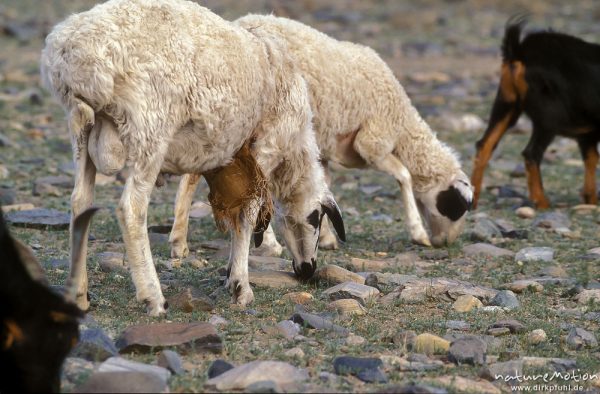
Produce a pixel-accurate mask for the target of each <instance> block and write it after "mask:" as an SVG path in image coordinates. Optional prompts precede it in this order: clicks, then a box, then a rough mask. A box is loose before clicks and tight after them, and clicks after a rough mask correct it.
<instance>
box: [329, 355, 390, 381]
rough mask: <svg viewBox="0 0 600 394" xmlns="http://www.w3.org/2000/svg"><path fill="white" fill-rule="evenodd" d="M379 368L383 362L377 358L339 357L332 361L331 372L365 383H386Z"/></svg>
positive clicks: (385, 378)
mask: <svg viewBox="0 0 600 394" xmlns="http://www.w3.org/2000/svg"><path fill="white" fill-rule="evenodd" d="M381 367H383V362H382V361H381V360H380V359H378V358H360V357H350V356H340V357H336V358H335V359H334V360H333V370H334V371H335V373H336V374H338V375H353V376H356V377H357V378H358V379H360V380H362V381H363V382H366V383H386V382H387V377H386V376H385V374H384V373H383V371H382V370H381V369H380V368H381Z"/></svg>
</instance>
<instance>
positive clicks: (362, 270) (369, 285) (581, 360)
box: [0, 0, 600, 393]
mask: <svg viewBox="0 0 600 394" xmlns="http://www.w3.org/2000/svg"><path fill="white" fill-rule="evenodd" d="M92 3H94V2H93V1H87V0H86V1H83V0H74V1H67V0H56V1H52V2H49V1H48V2H38V1H35V0H4V1H3V2H2V4H0V48H1V50H0V202H1V203H2V204H3V205H4V206H5V208H9V207H6V206H7V205H11V206H12V207H10V208H9V209H10V210H12V212H11V213H9V214H8V215H9V219H10V220H11V222H12V231H13V233H14V234H15V235H16V236H17V237H19V238H20V239H22V240H24V241H25V242H26V243H27V244H28V245H29V246H31V248H32V249H33V250H34V252H35V254H36V255H37V256H38V257H39V258H40V260H41V261H42V263H43V265H44V267H45V268H46V270H47V273H48V275H49V278H50V281H51V283H53V284H55V285H61V284H63V282H64V280H65V277H66V274H67V271H68V253H69V252H68V233H67V227H68V224H67V223H68V212H69V193H70V188H71V187H72V182H73V181H72V174H73V166H72V164H71V154H70V144H69V136H68V134H67V131H66V125H65V122H64V115H63V114H62V112H61V109H60V108H59V107H58V106H57V105H56V104H55V102H54V101H53V100H52V99H51V98H50V97H49V96H48V95H47V93H46V92H44V91H43V90H42V89H41V88H40V87H39V77H38V72H39V71H38V70H39V63H38V62H39V52H40V50H41V48H42V45H43V37H44V35H45V34H47V32H48V29H49V28H50V27H51V26H52V25H53V24H54V23H55V22H57V21H59V20H61V19H62V18H63V17H64V16H66V15H68V14H69V13H71V12H74V11H78V10H83V9H86V8H89V7H90V5H91V4H92ZM202 3H203V4H206V5H207V6H208V7H210V8H211V9H213V10H214V11H215V12H217V13H219V14H220V15H222V16H224V17H225V18H228V19H234V18H236V17H238V16H241V15H244V14H245V13H247V12H271V11H273V12H275V13H276V14H278V15H286V16H290V17H293V18H297V19H300V20H302V21H304V22H306V23H309V24H311V25H313V26H315V27H317V28H319V29H321V30H323V31H325V32H327V33H329V34H331V35H333V36H335V37H338V38H342V39H349V40H353V41H357V42H362V43H364V44H366V45H369V46H372V47H373V48H375V49H376V50H377V51H378V52H379V53H381V55H382V56H383V58H384V59H385V60H386V61H387V62H388V63H389V64H390V66H391V67H392V69H393V70H394V72H395V73H396V75H397V76H398V78H399V79H400V81H401V82H402V83H403V85H404V86H405V88H406V90H407V91H408V93H409V95H410V96H411V98H412V99H413V102H414V104H415V105H416V106H417V107H418V109H419V111H420V112H421V113H422V114H423V116H424V117H425V119H426V120H427V121H428V122H429V123H430V124H431V125H432V126H433V127H434V128H435V129H436V130H437V131H438V136H439V137H440V138H441V139H442V140H444V141H447V142H448V143H449V144H451V145H452V146H453V147H455V148H456V149H457V150H458V151H459V152H460V153H461V155H462V157H463V163H464V167H465V170H466V172H467V173H469V172H470V170H471V160H472V157H473V153H474V142H475V141H476V140H477V139H478V138H479V136H480V135H481V134H482V132H483V129H484V127H485V119H487V117H488V112H489V108H490V105H491V102H492V100H493V97H494V95H495V89H496V84H497V82H498V69H499V62H500V59H499V50H498V46H499V40H500V38H501V36H502V32H503V26H504V23H505V21H506V20H507V19H508V17H509V16H510V15H512V14H515V13H517V12H530V13H531V23H530V26H531V27H533V28H544V27H549V26H551V27H553V28H555V29H558V30H563V31H565V32H569V33H572V34H576V35H579V36H581V37H583V38H586V39H588V40H592V41H596V42H600V25H598V24H597V23H596V20H597V18H598V17H599V16H600V5H599V4H598V3H597V2H594V1H591V0H590V1H584V0H582V1H578V2H563V1H538V0H534V1H524V0H523V1H508V2H507V1H495V0H490V1H475V0H473V1H466V0H465V1H461V0H454V1H441V0H427V1H421V2H418V3H417V2H396V1H391V0H390V1H376V2H375V1H373V2H367V1H354V0H328V1H317V0H298V1H277V0H260V1H233V0H218V1H217V0H209V1H206V2H202ZM529 132H530V125H529V124H528V122H527V121H526V120H523V121H522V122H520V123H519V124H518V127H516V128H515V129H514V130H513V131H512V132H511V133H509V134H508V135H507V136H506V137H505V139H504V141H502V143H501V144H500V146H499V148H498V150H497V152H496V154H495V155H494V159H493V161H492V162H491V165H490V167H489V168H488V170H487V172H486V177H485V186H486V187H485V190H484V192H483V194H482V198H481V200H480V203H479V208H478V210H477V211H476V212H472V213H471V215H470V216H469V219H468V223H467V227H466V230H465V232H464V234H463V235H462V236H461V237H460V239H459V240H458V241H457V242H456V243H455V244H453V245H452V246H450V247H448V248H445V249H430V248H423V247H418V246H414V245H412V244H411V243H410V240H409V237H408V235H407V232H406V230H405V228H404V218H403V209H402V207H401V202H400V199H399V193H398V190H397V186H396V183H395V182H394V181H393V180H392V179H391V178H389V177H386V176H383V175H381V174H379V173H376V172H373V171H355V170H352V171H350V170H344V169H336V170H335V171H334V174H333V191H334V193H335V195H336V197H337V199H338V203H339V204H340V206H341V207H342V209H343V211H344V215H345V223H346V228H347V233H348V242H347V243H346V244H345V245H343V246H342V248H341V249H340V250H337V251H323V252H321V253H320V261H319V266H320V269H319V271H318V274H317V276H316V280H315V281H312V282H310V283H299V282H297V281H296V280H295V278H294V277H293V276H292V275H291V274H290V271H291V264H290V262H289V260H287V257H288V256H287V255H285V254H284V256H283V258H281V259H279V258H264V257H260V256H254V257H252V258H251V262H250V265H251V269H252V274H251V282H252V283H253V284H254V286H255V290H254V292H255V295H256V301H255V303H254V304H253V305H252V306H251V307H250V308H248V309H239V308H235V307H232V306H230V305H229V297H228V295H227V294H226V292H225V291H224V290H223V288H222V280H223V275H224V272H223V269H224V266H225V264H226V258H227V241H226V240H225V239H224V238H226V236H225V235H223V234H220V233H219V232H217V231H216V229H215V227H214V224H213V222H212V217H211V214H210V210H209V209H207V206H206V204H205V203H203V201H206V192H207V190H206V187H201V188H200V190H199V191H198V194H197V195H196V201H197V202H196V203H195V207H194V210H193V218H192V220H191V229H190V237H189V239H190V246H191V247H190V249H191V250H192V256H191V257H189V258H187V259H186V260H184V261H183V262H182V264H181V265H180V266H178V264H174V263H173V262H172V261H171V260H170V259H169V245H168V242H167V239H168V231H169V226H170V224H171V223H172V209H173V200H174V196H175V190H176V181H177V179H172V180H171V182H168V183H167V185H166V186H165V187H163V188H161V189H158V190H156V191H155V192H154V193H153V197H152V203H151V207H150V214H149V219H148V223H149V225H150V231H151V233H150V235H151V243H152V248H153V250H152V252H153V255H154V256H155V262H156V265H157V269H158V271H159V275H160V278H161V282H162V284H163V290H164V293H165V295H166V296H167V297H168V298H169V300H170V305H171V309H170V311H169V314H168V317H167V318H166V319H152V318H149V317H147V316H146V315H145V314H144V310H143V307H142V306H141V305H139V304H138V303H136V302H135V301H134V289H133V285H132V282H131V279H130V277H129V274H128V272H127V268H126V264H125V261H126V257H125V256H124V246H123V242H122V238H121V235H120V231H119V229H118V225H117V221H116V217H115V215H114V208H115V205H116V203H117V201H118V196H119V195H120V192H121V190H122V188H123V183H122V182H123V179H122V177H121V176H120V177H98V179H97V188H96V205H98V206H101V207H105V209H104V210H103V211H101V212H100V213H99V214H98V215H97V217H96V218H95V220H94V223H93V228H92V236H91V241H90V252H89V260H88V269H89V272H90V292H91V298H92V308H91V310H90V312H89V313H88V315H87V319H86V321H85V322H83V324H82V334H81V337H82V338H81V343H80V344H79V345H78V347H77V348H76V349H75V350H74V352H73V354H72V355H71V357H69V358H68V359H67V362H66V364H65V368H64V377H63V390H64V391H72V390H75V389H77V390H84V389H88V390H89V389H94V388H96V389H101V390H107V389H108V388H110V387H116V388H117V389H118V390H120V391H131V390H134V389H141V390H144V391H161V390H162V391H164V390H167V389H168V390H170V391H231V390H246V391H255V392H264V391H275V392H277V391H316V392H335V391H367V392H370V391H384V392H419V393H425V392H428V393H443V392H477V393H482V392H485V393H498V392H509V391H510V390H511V385H516V384H519V383H518V382H516V380H511V379H510V378H506V379H503V378H501V377H498V376H497V375H502V376H515V374H518V375H526V376H536V375H537V376H538V379H537V380H532V381H529V382H527V383H524V384H526V385H528V386H530V387H535V385H538V389H539V388H540V387H539V385H541V384H546V385H548V387H550V386H553V385H558V387H554V388H557V389H559V390H558V391H576V390H577V389H578V388H579V386H580V387H581V390H583V391H586V390H587V391H591V392H594V391H595V392H599V391H600V378H596V379H589V375H592V374H600V348H599V346H598V341H597V338H598V334H599V327H600V283H599V281H598V280H599V278H600V264H599V261H600V248H599V247H600V243H599V241H598V239H599V235H600V231H599V230H600V228H599V226H598V225H599V223H600V213H599V210H598V209H597V208H596V207H595V206H584V205H580V197H579V191H580V189H581V185H582V183H583V169H582V162H581V160H580V158H579V156H578V152H577V147H576V144H575V143H574V142H573V141H570V140H563V139H558V140H556V141H555V142H554V143H553V144H552V145H551V147H550V149H549V150H548V152H547V154H546V156H545V160H544V164H543V166H542V170H543V174H544V184H545V186H546V190H547V193H548V196H549V198H550V199H551V201H552V203H553V207H552V209H550V210H548V211H545V212H536V211H534V210H532V209H530V208H523V206H527V201H526V200H525V198H524V195H526V194H527V193H526V182H525V179H524V170H523V166H522V164H521V158H520V155H519V152H520V151H521V150H522V149H523V148H524V146H525V144H526V141H527V138H528V134H529ZM42 209H43V210H42ZM225 371H227V372H225ZM571 371H574V375H573V374H571V375H566V373H568V372H571ZM554 372H561V373H562V374H563V375H562V376H552V374H553V373H554ZM546 373H548V374H549V376H547V380H550V381H549V382H547V383H546V382H543V378H542V376H543V375H544V374H546ZM125 374H126V375H125ZM586 374H587V375H588V376H586ZM111 385H112V386H111ZM569 385H570V386H569Z"/></svg>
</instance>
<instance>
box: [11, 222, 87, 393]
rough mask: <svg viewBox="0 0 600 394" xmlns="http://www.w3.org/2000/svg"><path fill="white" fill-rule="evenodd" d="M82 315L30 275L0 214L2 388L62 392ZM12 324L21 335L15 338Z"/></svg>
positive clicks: (17, 390)
mask: <svg viewBox="0 0 600 394" xmlns="http://www.w3.org/2000/svg"><path fill="white" fill-rule="evenodd" d="M57 316H58V317H59V318H58V319H57V318H56V317H57ZM82 316H83V312H81V310H79V308H77V306H75V305H74V304H71V303H68V302H66V301H65V300H64V298H63V297H62V296H61V295H59V294H57V293H55V292H53V291H51V290H49V289H48V288H46V287H45V286H43V285H42V284H40V283H38V282H36V281H34V280H33V279H32V278H31V277H30V275H29V273H28V272H27V269H26V268H25V266H24V265H23V263H22V261H21V258H20V256H19V254H18V252H17V249H16V247H15V245H14V243H13V240H12V238H11V236H10V234H9V232H8V228H7V227H6V224H5V222H4V219H3V217H2V215H1V214H0V371H2V372H1V374H2V376H3V377H2V379H0V392H2V393H8V392H58V391H59V389H60V368H61V366H62V362H63V360H64V359H65V357H66V356H67V354H68V353H69V351H70V350H71V347H72V345H73V344H75V343H76V341H77V339H78V335H79V331H78V327H79V326H78V318H80V317H82ZM11 326H13V327H18V330H19V331H20V332H21V333H22V340H17V339H14V335H11V330H10V327H11ZM11 337H12V338H13V339H11Z"/></svg>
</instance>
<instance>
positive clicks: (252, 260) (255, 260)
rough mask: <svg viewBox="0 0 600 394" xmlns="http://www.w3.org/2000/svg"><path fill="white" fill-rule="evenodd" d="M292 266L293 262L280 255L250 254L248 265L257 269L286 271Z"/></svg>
mask: <svg viewBox="0 0 600 394" xmlns="http://www.w3.org/2000/svg"><path fill="white" fill-rule="evenodd" d="M291 266H292V262H291V261H289V260H286V259H282V258H280V257H272V256H256V255H250V256H248V267H249V268H251V269H253V270H256V271H267V270H270V271H284V270H286V269H288V268H290V267H291Z"/></svg>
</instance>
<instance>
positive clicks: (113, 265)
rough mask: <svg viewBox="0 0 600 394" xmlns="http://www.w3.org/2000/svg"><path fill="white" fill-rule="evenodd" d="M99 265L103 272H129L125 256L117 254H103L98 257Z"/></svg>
mask: <svg viewBox="0 0 600 394" xmlns="http://www.w3.org/2000/svg"><path fill="white" fill-rule="evenodd" d="M96 257H97V258H98V265H99V266H100V270H102V271H103V272H120V273H125V272H127V271H128V270H129V268H128V265H127V261H126V260H125V255H124V254H123V253H117V252H102V253H98V254H97V255H96Z"/></svg>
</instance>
